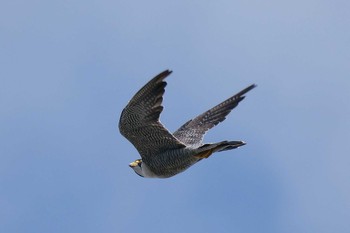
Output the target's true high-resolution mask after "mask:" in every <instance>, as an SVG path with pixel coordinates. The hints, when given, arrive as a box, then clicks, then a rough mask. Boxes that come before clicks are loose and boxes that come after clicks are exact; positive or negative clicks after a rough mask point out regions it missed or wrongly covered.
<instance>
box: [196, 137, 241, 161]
mask: <svg viewBox="0 0 350 233" xmlns="http://www.w3.org/2000/svg"><path fill="white" fill-rule="evenodd" d="M245 144H246V143H245V142H243V141H222V142H218V143H212V144H204V145H203V146H201V147H199V148H198V154H196V155H195V157H197V158H199V159H204V158H205V159H206V158H208V157H209V156H210V155H212V154H213V153H215V152H220V151H225V150H232V149H236V148H238V147H240V146H244V145H245Z"/></svg>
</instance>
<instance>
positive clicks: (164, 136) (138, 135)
mask: <svg viewBox="0 0 350 233" xmlns="http://www.w3.org/2000/svg"><path fill="white" fill-rule="evenodd" d="M171 72H172V71H170V70H165V71H163V72H162V73H160V74H158V75H157V76H156V77H154V78H153V79H151V80H150V81H149V82H148V83H147V84H146V85H145V86H143V87H142V88H141V89H140V90H139V91H138V92H137V93H136V94H135V95H134V97H133V98H132V99H131V100H130V101H129V103H128V104H127V105H126V107H125V108H124V109H123V111H122V113H121V116H120V120H119V130H120V133H121V134H122V135H123V136H124V137H125V138H126V139H128V140H129V141H130V142H131V143H132V144H133V145H134V146H135V147H136V149H137V151H138V152H139V154H140V155H141V159H137V160H135V161H134V162H132V163H130V164H129V166H130V167H131V168H132V169H133V170H134V171H135V172H136V174H138V175H139V176H142V177H149V178H168V177H172V176H174V175H176V174H178V173H180V172H183V171H185V170H186V169H187V168H189V167H191V166H192V165H194V164H195V163H197V162H198V161H200V160H202V159H206V158H208V157H209V156H210V155H212V154H213V153H215V152H221V151H227V150H232V149H236V148H238V147H240V146H243V145H245V142H243V141H221V142H217V143H203V137H204V135H205V133H206V132H207V131H208V130H209V129H211V128H213V127H214V126H216V125H217V124H219V123H220V122H222V121H224V120H225V118H226V116H227V115H228V114H229V113H230V112H231V110H232V109H233V108H235V107H236V106H237V105H238V103H239V102H240V101H242V100H243V99H244V98H245V96H244V95H245V94H246V93H247V92H248V91H250V90H252V89H253V88H254V87H256V85H255V84H252V85H250V86H248V87H247V88H245V89H243V90H242V91H240V92H238V93H237V94H235V95H233V96H232V97H230V98H228V99H226V100H225V101H223V102H222V103H220V104H218V105H216V106H215V107H213V108H211V109H210V110H208V111H206V112H204V113H202V114H200V115H199V116H197V117H195V118H194V119H191V120H189V121H187V122H186V123H185V124H184V125H183V126H181V127H180V128H179V129H178V130H177V131H176V132H174V133H173V134H172V133H170V132H169V131H168V130H167V129H166V128H165V127H164V126H163V124H162V123H161V122H160V120H159V117H160V113H161V112H162V110H163V106H162V101H163V94H164V92H165V86H166V85H167V83H166V82H165V81H164V79H165V78H166V77H167V76H168V75H169V74H171Z"/></svg>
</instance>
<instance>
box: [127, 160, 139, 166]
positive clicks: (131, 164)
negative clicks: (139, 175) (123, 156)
mask: <svg viewBox="0 0 350 233" xmlns="http://www.w3.org/2000/svg"><path fill="white" fill-rule="evenodd" d="M137 164H138V163H137V162H135V161H134V162H132V163H129V167H136V166H137Z"/></svg>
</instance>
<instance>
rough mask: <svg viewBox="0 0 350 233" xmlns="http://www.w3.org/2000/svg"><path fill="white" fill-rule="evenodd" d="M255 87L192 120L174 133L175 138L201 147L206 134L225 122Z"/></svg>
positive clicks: (246, 89)
mask: <svg viewBox="0 0 350 233" xmlns="http://www.w3.org/2000/svg"><path fill="white" fill-rule="evenodd" d="M254 87H256V85H255V84H253V85H250V86H249V87H247V88H245V89H244V90H242V91H240V92H239V93H237V94H236V95H234V96H232V97H230V98H228V99H227V100H225V101H224V102H222V103H220V104H218V105H216V106H215V107H213V108H212V109H210V110H208V111H206V112H204V113H202V114H201V115H199V116H197V117H196V118H194V119H192V120H189V121H188V122H186V123H185V124H184V125H183V126H181V127H180V128H179V129H178V130H177V131H176V132H175V133H174V136H175V137H176V138H177V139H179V140H180V141H181V142H183V143H185V144H186V145H192V146H199V145H201V144H202V140H203V137H204V135H205V133H206V132H207V131H208V130H209V129H211V128H213V127H214V126H215V125H217V124H219V123H220V122H222V121H223V120H225V119H226V116H227V115H228V114H229V113H230V112H231V110H232V109H234V108H235V107H236V106H237V105H238V103H239V102H240V101H242V100H243V99H244V98H245V96H244V94H246V93H247V92H248V91H250V90H252V89H253V88H254Z"/></svg>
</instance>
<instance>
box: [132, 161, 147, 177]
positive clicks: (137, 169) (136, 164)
mask: <svg viewBox="0 0 350 233" xmlns="http://www.w3.org/2000/svg"><path fill="white" fill-rule="evenodd" d="M129 167H131V168H132V169H133V170H134V172H135V173H136V174H137V175H139V176H141V177H145V175H144V173H143V171H142V159H136V160H135V161H134V162H132V163H130V164H129Z"/></svg>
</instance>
